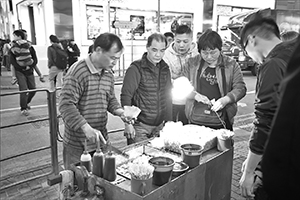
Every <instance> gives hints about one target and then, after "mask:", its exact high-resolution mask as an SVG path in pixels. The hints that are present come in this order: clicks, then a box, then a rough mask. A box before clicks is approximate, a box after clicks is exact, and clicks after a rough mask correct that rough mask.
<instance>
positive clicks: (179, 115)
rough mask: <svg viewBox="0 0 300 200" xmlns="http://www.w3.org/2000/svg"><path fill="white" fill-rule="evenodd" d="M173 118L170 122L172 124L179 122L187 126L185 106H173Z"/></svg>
mask: <svg viewBox="0 0 300 200" xmlns="http://www.w3.org/2000/svg"><path fill="white" fill-rule="evenodd" d="M172 112H173V116H172V120H173V122H177V121H181V122H182V123H183V125H185V124H188V119H187V118H186V115H185V105H176V104H173V109H172Z"/></svg>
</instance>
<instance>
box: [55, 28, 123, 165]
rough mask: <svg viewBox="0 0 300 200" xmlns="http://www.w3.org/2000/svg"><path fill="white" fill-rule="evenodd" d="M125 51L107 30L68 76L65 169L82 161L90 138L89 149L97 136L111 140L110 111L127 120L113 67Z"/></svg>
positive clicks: (64, 102)
mask: <svg viewBox="0 0 300 200" xmlns="http://www.w3.org/2000/svg"><path fill="white" fill-rule="evenodd" d="M123 51H124V47H123V44H122V42H121V40H120V38H119V37H118V36H116V35H114V34H112V33H103V34H101V35H100V36H98V37H97V38H96V40H95V43H94V51H93V53H91V54H89V55H88V56H87V58H85V59H82V60H80V61H78V62H76V63H75V64H74V65H72V66H71V68H70V69H69V70H68V72H67V74H66V75H65V77H64V83H63V86H62V90H61V101H60V103H59V111H60V113H61V116H62V118H63V121H64V123H65V129H64V131H65V132H64V137H63V162H64V167H65V169H70V165H71V164H74V163H77V162H79V160H80V156H81V154H82V153H83V150H84V143H85V140H86V139H87V149H86V150H87V151H93V150H95V149H96V142H95V140H96V137H97V136H98V135H100V136H102V137H103V138H104V139H103V140H102V143H105V141H106V140H107V139H108V135H107V129H106V124H107V120H108V114H107V111H108V112H110V113H112V114H113V115H116V116H119V117H121V118H122V119H123V120H124V121H126V119H127V118H126V117H125V116H124V110H123V109H122V107H121V106H120V104H119V102H118V101H117V99H116V97H115V91H114V75H113V74H112V71H111V69H112V68H113V67H114V66H115V65H116V63H117V61H118V60H119V59H120V57H121V55H122V53H123Z"/></svg>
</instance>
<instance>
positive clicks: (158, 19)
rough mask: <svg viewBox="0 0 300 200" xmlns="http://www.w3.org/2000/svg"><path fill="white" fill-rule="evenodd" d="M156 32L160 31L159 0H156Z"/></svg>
mask: <svg viewBox="0 0 300 200" xmlns="http://www.w3.org/2000/svg"><path fill="white" fill-rule="evenodd" d="M157 32H160V0H158V9H157Z"/></svg>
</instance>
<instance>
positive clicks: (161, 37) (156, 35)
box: [146, 33, 168, 47]
mask: <svg viewBox="0 0 300 200" xmlns="http://www.w3.org/2000/svg"><path fill="white" fill-rule="evenodd" d="M153 40H156V41H157V42H165V44H166V46H167V44H168V42H167V38H166V37H165V36H164V35H163V34H161V33H153V34H151V35H150V36H149V37H148V40H147V44H146V47H150V46H151V44H152V41H153Z"/></svg>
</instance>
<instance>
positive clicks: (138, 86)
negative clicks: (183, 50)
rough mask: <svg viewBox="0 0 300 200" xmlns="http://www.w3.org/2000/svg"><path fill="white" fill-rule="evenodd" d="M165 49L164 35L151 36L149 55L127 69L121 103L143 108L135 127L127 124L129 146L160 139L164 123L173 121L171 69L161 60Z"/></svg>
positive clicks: (148, 43) (148, 42)
mask: <svg viewBox="0 0 300 200" xmlns="http://www.w3.org/2000/svg"><path fill="white" fill-rule="evenodd" d="M166 46H167V40H166V38H165V36H164V35H162V34H159V33H154V34H152V35H150V36H149V37H148V40H147V44H146V48H147V52H146V53H144V54H143V56H142V58H141V59H139V60H136V61H134V62H133V63H131V65H130V66H129V68H128V69H127V70H126V74H125V77H124V81H123V87H122V90H121V104H122V106H132V105H133V106H136V107H138V108H140V109H141V113H140V114H139V116H138V118H137V122H136V123H134V125H132V124H125V136H126V138H127V144H128V145H129V144H132V143H135V142H140V141H143V140H146V139H148V138H151V137H155V136H158V135H159V131H160V130H161V129H162V128H163V123H164V122H166V121H171V119H172V110H171V109H172V108H171V105H172V104H171V103H172V100H171V99H172V98H171V88H172V84H171V74H170V69H169V66H168V65H167V63H165V61H164V60H163V59H162V58H163V56H164V54H165V50H166Z"/></svg>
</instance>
